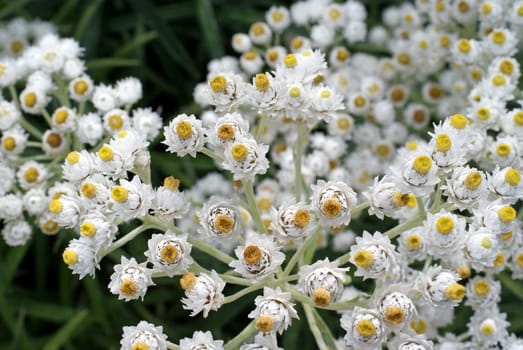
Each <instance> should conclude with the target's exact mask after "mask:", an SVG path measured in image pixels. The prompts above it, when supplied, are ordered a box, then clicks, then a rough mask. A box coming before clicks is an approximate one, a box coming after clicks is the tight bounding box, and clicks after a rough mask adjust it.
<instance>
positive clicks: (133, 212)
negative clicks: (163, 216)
mask: <svg viewBox="0 0 523 350" xmlns="http://www.w3.org/2000/svg"><path fill="white" fill-rule="evenodd" d="M152 200H153V189H152V188H151V185H149V184H145V183H142V182H141V181H140V178H139V177H138V176H134V177H133V179H132V180H131V181H128V180H125V179H120V185H118V186H113V188H112V189H111V198H110V201H111V205H112V210H114V212H115V214H116V215H117V216H119V217H121V218H123V219H124V220H129V219H132V218H137V217H140V216H144V215H145V214H147V212H148V211H149V209H150V208H151V206H152Z"/></svg>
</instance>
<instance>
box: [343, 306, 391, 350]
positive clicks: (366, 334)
mask: <svg viewBox="0 0 523 350" xmlns="http://www.w3.org/2000/svg"><path fill="white" fill-rule="evenodd" d="M341 327H342V328H343V329H344V330H346V331H347V333H346V334H345V337H344V340H345V346H347V347H355V348H357V349H362V350H363V349H364V350H367V349H369V350H370V349H378V348H379V347H381V343H382V342H383V341H384V340H385V336H386V334H387V327H386V326H385V324H384V323H383V321H382V320H381V317H380V315H379V313H378V312H377V310H374V309H364V308H361V307H359V306H356V307H355V308H354V309H353V310H352V311H350V312H347V313H345V314H343V316H342V317H341Z"/></svg>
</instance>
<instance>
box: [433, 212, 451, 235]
mask: <svg viewBox="0 0 523 350" xmlns="http://www.w3.org/2000/svg"><path fill="white" fill-rule="evenodd" d="M453 228H454V221H453V220H452V219H451V218H450V217H449V216H441V217H439V218H438V219H437V220H436V230H437V231H438V232H439V233H441V234H442V235H447V234H449V233H450V232H451V231H452V229H453Z"/></svg>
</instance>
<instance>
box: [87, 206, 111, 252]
mask: <svg viewBox="0 0 523 350" xmlns="http://www.w3.org/2000/svg"><path fill="white" fill-rule="evenodd" d="M78 230H79V231H80V235H82V236H83V237H86V238H89V239H91V240H92V241H93V242H94V248H95V251H96V252H98V251H99V250H100V249H101V248H104V247H107V246H109V245H110V244H111V243H112V242H113V241H114V238H115V237H116V233H117V232H118V226H117V225H116V223H115V220H114V216H112V215H110V214H108V215H107V214H105V213H104V212H102V210H101V209H100V208H94V209H90V210H89V211H88V212H87V214H86V215H84V216H82V218H81V219H80V221H79V225H78Z"/></svg>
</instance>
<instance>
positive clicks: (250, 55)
mask: <svg viewBox="0 0 523 350" xmlns="http://www.w3.org/2000/svg"><path fill="white" fill-rule="evenodd" d="M256 57H258V55H257V54H256V52H254V51H252V50H251V51H247V52H246V53H244V54H243V58H245V59H246V60H247V61H254V60H255V59H256Z"/></svg>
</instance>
